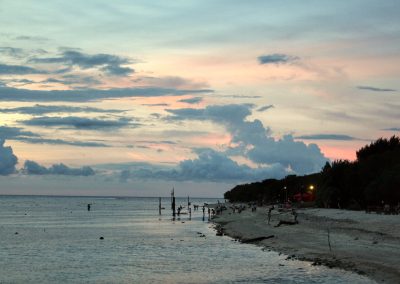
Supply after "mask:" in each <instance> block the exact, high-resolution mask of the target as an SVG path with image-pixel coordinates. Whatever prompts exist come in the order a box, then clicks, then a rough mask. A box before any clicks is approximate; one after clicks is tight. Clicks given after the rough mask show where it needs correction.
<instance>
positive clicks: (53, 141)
mask: <svg viewBox="0 0 400 284" xmlns="http://www.w3.org/2000/svg"><path fill="white" fill-rule="evenodd" d="M13 140H19V141H24V142H27V143H32V144H51V145H69V146H77V147H110V145H107V144H104V143H99V142H90V141H86V142H85V141H68V140H63V139H48V138H41V137H38V138H36V137H18V138H13Z"/></svg>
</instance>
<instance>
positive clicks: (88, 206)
mask: <svg viewBox="0 0 400 284" xmlns="http://www.w3.org/2000/svg"><path fill="white" fill-rule="evenodd" d="M87 211H90V203H88V205H87Z"/></svg>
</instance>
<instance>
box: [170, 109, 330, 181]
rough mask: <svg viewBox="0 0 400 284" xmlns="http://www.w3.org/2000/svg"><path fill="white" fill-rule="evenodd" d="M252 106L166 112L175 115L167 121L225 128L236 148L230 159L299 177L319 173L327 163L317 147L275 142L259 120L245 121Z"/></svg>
mask: <svg viewBox="0 0 400 284" xmlns="http://www.w3.org/2000/svg"><path fill="white" fill-rule="evenodd" d="M252 108H253V105H249V104H233V105H213V106H207V107H206V108H203V109H193V108H184V109H173V110H172V109H167V110H166V111H168V112H169V113H171V114H173V115H172V116H168V117H167V118H166V119H168V120H170V121H173V120H210V121H213V122H215V123H218V124H222V125H223V126H225V128H226V129H227V130H228V132H229V133H230V134H231V136H232V138H231V143H232V145H233V146H231V147H229V148H228V149H227V153H228V154H230V155H239V154H240V155H242V156H244V157H246V158H248V159H250V160H251V161H253V162H255V163H257V164H259V165H266V166H268V165H273V164H281V165H282V167H283V168H291V169H292V170H293V171H294V172H295V173H297V174H306V173H311V172H317V171H319V170H320V169H321V168H322V166H323V165H324V164H325V162H326V161H327V159H326V158H325V157H324V155H323V154H322V153H321V151H320V149H319V148H318V146H317V145H316V144H309V145H306V144H304V143H303V142H297V141H294V139H293V137H292V136H291V135H286V136H284V137H283V138H282V139H278V140H276V139H274V138H273V137H272V136H271V130H270V129H269V128H268V127H267V128H266V127H264V125H263V124H262V122H261V121H260V120H258V119H255V120H253V121H248V120H246V119H247V117H248V116H250V115H251V113H252V112H251V109H252Z"/></svg>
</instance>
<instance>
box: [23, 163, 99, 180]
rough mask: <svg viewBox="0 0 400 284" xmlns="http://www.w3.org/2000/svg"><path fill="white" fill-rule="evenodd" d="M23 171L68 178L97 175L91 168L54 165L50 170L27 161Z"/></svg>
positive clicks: (29, 173) (30, 173)
mask: <svg viewBox="0 0 400 284" xmlns="http://www.w3.org/2000/svg"><path fill="white" fill-rule="evenodd" d="M22 171H23V172H24V173H25V174H28V175H67V176H92V175H94V174H95V172H94V170H93V169H92V168H91V167H88V166H85V167H82V168H70V167H68V166H66V165H64V164H62V163H60V164H54V165H52V166H51V167H49V168H46V167H44V166H41V165H39V164H38V163H36V162H34V161H29V160H27V161H25V164H24V167H23V169H22Z"/></svg>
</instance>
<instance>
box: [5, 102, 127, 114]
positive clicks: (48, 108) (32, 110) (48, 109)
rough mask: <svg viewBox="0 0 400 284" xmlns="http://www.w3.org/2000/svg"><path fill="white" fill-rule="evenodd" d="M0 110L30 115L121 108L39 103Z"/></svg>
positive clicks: (116, 111)
mask: <svg viewBox="0 0 400 284" xmlns="http://www.w3.org/2000/svg"><path fill="white" fill-rule="evenodd" d="M0 112H3V113H23V114H30V115H43V114H47V113H74V112H85V113H88V112H94V113H121V112H123V110H118V109H100V108H95V107H76V106H65V105H59V106H55V105H40V104H36V105H34V106H28V107H16V108H2V109H0Z"/></svg>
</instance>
